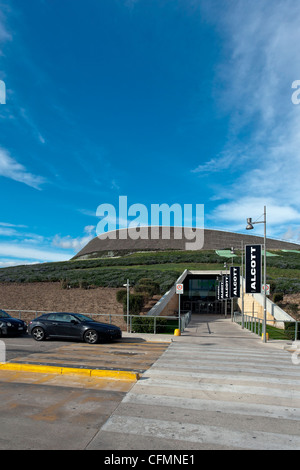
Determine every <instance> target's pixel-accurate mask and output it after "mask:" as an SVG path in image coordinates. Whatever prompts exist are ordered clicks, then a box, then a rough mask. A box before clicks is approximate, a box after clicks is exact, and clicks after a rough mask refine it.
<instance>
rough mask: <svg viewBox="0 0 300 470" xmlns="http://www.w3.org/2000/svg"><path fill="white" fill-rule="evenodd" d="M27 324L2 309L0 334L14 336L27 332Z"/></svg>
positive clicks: (0, 313) (0, 311)
mask: <svg viewBox="0 0 300 470" xmlns="http://www.w3.org/2000/svg"><path fill="white" fill-rule="evenodd" d="M26 331H27V325H26V323H25V322H24V321H23V320H18V319H17V318H13V317H11V316H10V315H9V314H8V313H7V312H5V311H4V310H0V336H2V335H5V336H10V335H11V336H14V335H18V336H19V335H22V334H24V333H26Z"/></svg>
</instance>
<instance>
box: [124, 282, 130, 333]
mask: <svg viewBox="0 0 300 470" xmlns="http://www.w3.org/2000/svg"><path fill="white" fill-rule="evenodd" d="M123 286H124V287H127V333H128V332H129V296H130V291H129V288H130V284H129V279H127V283H126V284H123Z"/></svg>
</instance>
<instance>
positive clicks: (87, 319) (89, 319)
mask: <svg viewBox="0 0 300 470" xmlns="http://www.w3.org/2000/svg"><path fill="white" fill-rule="evenodd" d="M74 316H75V317H76V318H78V320H80V321H94V320H93V319H92V318H89V317H87V316H86V315H82V314H81V313H76V314H74Z"/></svg>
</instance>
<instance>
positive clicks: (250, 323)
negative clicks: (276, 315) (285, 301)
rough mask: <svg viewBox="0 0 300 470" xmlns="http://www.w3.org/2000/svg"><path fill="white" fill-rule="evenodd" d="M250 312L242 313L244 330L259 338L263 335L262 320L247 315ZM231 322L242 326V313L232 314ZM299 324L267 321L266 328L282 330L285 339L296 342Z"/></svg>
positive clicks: (299, 330) (295, 322) (299, 331)
mask: <svg viewBox="0 0 300 470" xmlns="http://www.w3.org/2000/svg"><path fill="white" fill-rule="evenodd" d="M248 313H250V312H245V313H244V328H246V329H247V330H249V331H251V332H252V333H255V334H257V335H258V336H261V335H262V333H263V319H262V318H259V317H256V316H254V315H253V314H252V313H251V315H248ZM233 321H234V322H235V323H238V324H240V325H242V313H241V312H234V313H233ZM299 324H300V322H299V321H297V320H294V321H292V320H290V321H287V320H275V319H274V320H267V323H266V326H271V327H274V328H277V329H278V330H282V331H283V332H284V333H285V334H286V336H287V337H288V338H287V339H294V341H297V339H298V336H299V334H300V325H299Z"/></svg>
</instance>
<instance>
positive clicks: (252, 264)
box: [245, 245, 262, 294]
mask: <svg viewBox="0 0 300 470" xmlns="http://www.w3.org/2000/svg"><path fill="white" fill-rule="evenodd" d="M261 251H262V250H261V245H246V255H245V257H246V259H245V268H246V293H247V294H260V293H261V288H262V282H261V274H262V269H261Z"/></svg>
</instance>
